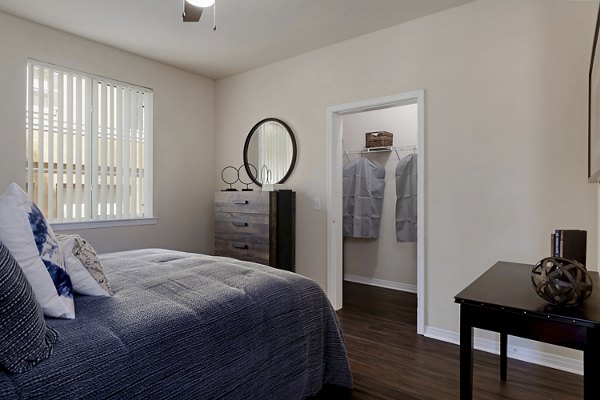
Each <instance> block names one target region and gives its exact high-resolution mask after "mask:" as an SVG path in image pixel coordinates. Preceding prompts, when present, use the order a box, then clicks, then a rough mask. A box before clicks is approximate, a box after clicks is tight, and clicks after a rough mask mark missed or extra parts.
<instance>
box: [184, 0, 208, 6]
mask: <svg viewBox="0 0 600 400" xmlns="http://www.w3.org/2000/svg"><path fill="white" fill-rule="evenodd" d="M185 1H187V2H188V3H190V4H191V5H193V6H196V7H203V8H206V7H210V6H212V5H213V4H215V0H185Z"/></svg>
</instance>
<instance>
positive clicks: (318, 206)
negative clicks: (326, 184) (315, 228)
mask: <svg viewBox="0 0 600 400" xmlns="http://www.w3.org/2000/svg"><path fill="white" fill-rule="evenodd" d="M313 210H315V211H321V199H320V198H318V197H315V198H314V199H313Z"/></svg>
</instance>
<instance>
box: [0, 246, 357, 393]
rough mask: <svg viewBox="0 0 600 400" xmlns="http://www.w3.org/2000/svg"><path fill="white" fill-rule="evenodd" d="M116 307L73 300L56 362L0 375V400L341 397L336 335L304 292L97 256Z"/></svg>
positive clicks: (273, 280)
mask: <svg viewBox="0 0 600 400" xmlns="http://www.w3.org/2000/svg"><path fill="white" fill-rule="evenodd" d="M100 260H101V262H102V265H103V267H104V269H105V273H106V275H107V278H108V280H109V282H110V284H111V287H112V289H113V292H114V295H113V296H112V297H110V298H100V297H89V296H77V297H76V299H75V305H76V310H75V312H76V318H75V319H74V320H60V319H47V322H48V325H49V326H51V327H53V328H55V329H56V330H58V332H59V340H58V343H57V344H56V345H55V347H54V350H53V355H52V356H51V357H50V358H49V359H47V360H45V361H43V362H41V363H40V364H39V365H38V366H36V367H35V368H34V369H33V370H31V371H29V372H26V373H23V374H8V373H4V372H0V398H2V399H22V398H32V399H35V398H40V399H41V398H44V399H48V398H61V399H81V398H85V399H109V398H114V399H138V398H139V399H141V398H144V399H149V398H161V399H171V398H172V399H245V400H247V399H278V400H281V399H286V400H294V399H307V398H311V397H312V396H318V395H319V394H320V393H321V394H322V393H324V392H328V393H337V394H336V395H335V396H336V397H337V396H338V395H339V396H343V395H348V394H349V392H350V390H349V388H350V387H351V385H352V376H351V372H350V367H349V363H348V358H347V355H346V350H345V347H344V342H343V338H342V334H341V330H340V326H339V323H338V320H337V317H336V315H335V312H334V311H333V309H332V308H331V305H330V303H329V301H328V300H327V297H326V296H325V294H324V293H323V291H322V290H321V289H320V287H319V286H318V285H317V284H315V283H314V282H313V281H312V280H310V279H308V278H305V277H302V276H300V275H297V274H294V273H291V272H287V271H282V270H277V269H274V268H271V267H267V266H263V265H259V264H254V263H250V262H243V261H237V260H234V259H230V258H223V257H213V256H206V255H200V254H192V253H183V252H176V251H170V250H161V249H146V250H136V251H127V252H119V253H111V254H105V255H102V256H100Z"/></svg>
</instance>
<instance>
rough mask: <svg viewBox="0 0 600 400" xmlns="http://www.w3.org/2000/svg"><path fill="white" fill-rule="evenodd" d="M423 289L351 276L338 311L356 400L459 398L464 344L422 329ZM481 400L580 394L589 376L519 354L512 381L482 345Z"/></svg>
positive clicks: (478, 368)
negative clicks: (418, 331)
mask: <svg viewBox="0 0 600 400" xmlns="http://www.w3.org/2000/svg"><path fill="white" fill-rule="evenodd" d="M416 301H417V300H416V295H414V294H411V293H405V292H399V291H395V290H389V289H382V288H377V287H373V286H367V285H360V284H356V283H350V282H344V308H343V309H342V310H340V311H339V312H338V315H339V317H340V321H341V323H342V328H343V331H344V338H345V340H346V345H347V348H348V355H349V358H350V365H351V367H352V373H353V376H354V389H353V396H352V398H353V399H356V400H370V399H378V400H388V399H390V400H391V399H393V400H405V399H406V400H413V399H420V400H421V399H423V400H426V399H431V400H445V399H458V398H459V373H458V371H459V361H458V360H459V358H458V353H459V352H458V350H459V349H458V346H456V345H453V344H449V343H445V342H441V341H438V340H434V339H428V338H426V337H423V336H419V335H417V334H416V323H417V321H416V320H417V317H416ZM474 359H475V361H474V373H473V391H474V395H473V398H474V399H480V400H492V399H494V400H496V399H515V400H549V399H553V400H563V399H564V400H575V399H582V398H583V377H582V376H579V375H574V374H569V373H566V372H562V371H558V370H555V369H551V368H544V367H540V366H537V365H534V364H529V363H525V362H522V361H517V360H513V359H509V360H508V380H507V382H505V383H503V382H501V381H500V377H499V368H500V366H499V358H498V356H496V355H493V354H489V353H484V352H480V351H475V356H474Z"/></svg>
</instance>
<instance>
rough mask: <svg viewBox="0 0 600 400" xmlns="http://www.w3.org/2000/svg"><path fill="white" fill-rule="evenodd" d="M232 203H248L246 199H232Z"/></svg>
mask: <svg viewBox="0 0 600 400" xmlns="http://www.w3.org/2000/svg"><path fill="white" fill-rule="evenodd" d="M233 204H248V200H233Z"/></svg>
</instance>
